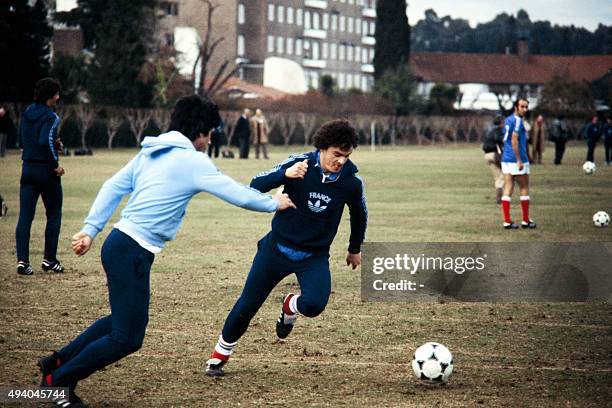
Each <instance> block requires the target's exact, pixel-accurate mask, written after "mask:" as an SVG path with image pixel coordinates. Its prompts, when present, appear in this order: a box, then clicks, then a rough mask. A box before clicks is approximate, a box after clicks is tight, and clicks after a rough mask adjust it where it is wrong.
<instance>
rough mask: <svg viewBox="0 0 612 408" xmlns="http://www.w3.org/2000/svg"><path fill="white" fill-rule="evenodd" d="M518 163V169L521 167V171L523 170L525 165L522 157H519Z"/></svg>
mask: <svg viewBox="0 0 612 408" xmlns="http://www.w3.org/2000/svg"><path fill="white" fill-rule="evenodd" d="M516 164H517V165H518V169H519V171H521V170H523V167H525V166H524V165H523V162H522V161H521V159H518V160H517V161H516Z"/></svg>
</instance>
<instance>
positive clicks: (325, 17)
mask: <svg viewBox="0 0 612 408" xmlns="http://www.w3.org/2000/svg"><path fill="white" fill-rule="evenodd" d="M323 29H324V30H329V14H327V13H323Z"/></svg>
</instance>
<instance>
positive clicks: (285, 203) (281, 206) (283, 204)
mask: <svg viewBox="0 0 612 408" xmlns="http://www.w3.org/2000/svg"><path fill="white" fill-rule="evenodd" d="M272 198H273V199H274V200H276V202H277V203H278V208H277V209H276V211H283V210H286V209H287V208H297V207H296V206H295V204H293V201H291V199H290V198H289V196H288V195H287V194H284V193H283V192H282V190H280V191H278V192H277V193H276V194H274V196H273V197H272Z"/></svg>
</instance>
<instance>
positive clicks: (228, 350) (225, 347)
mask: <svg viewBox="0 0 612 408" xmlns="http://www.w3.org/2000/svg"><path fill="white" fill-rule="evenodd" d="M236 344H238V342H234V343H228V342H227V341H225V340H223V335H220V336H219V340H218V341H217V345H216V346H215V351H216V352H217V353H219V354H223V355H224V356H230V355H232V351H233V350H234V347H235V346H236Z"/></svg>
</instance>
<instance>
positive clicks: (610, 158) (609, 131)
mask: <svg viewBox="0 0 612 408" xmlns="http://www.w3.org/2000/svg"><path fill="white" fill-rule="evenodd" d="M602 133H603V139H604V147H605V149H606V166H612V117H608V119H607V120H606V123H605V124H604V126H603V131H602Z"/></svg>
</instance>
